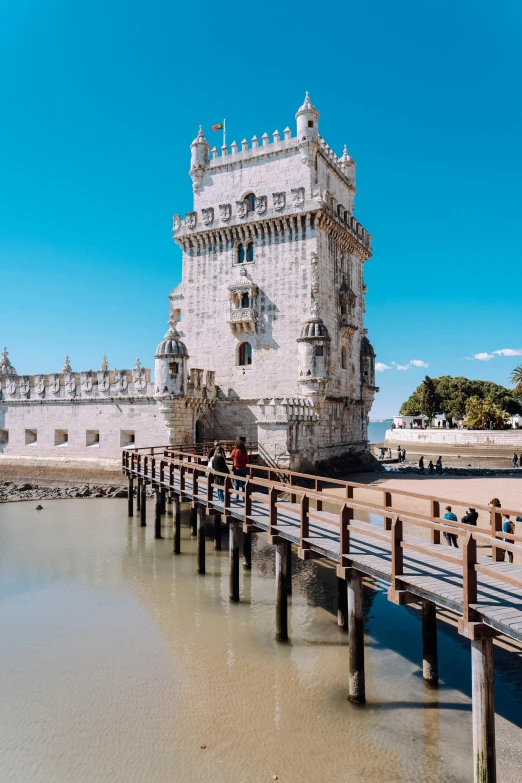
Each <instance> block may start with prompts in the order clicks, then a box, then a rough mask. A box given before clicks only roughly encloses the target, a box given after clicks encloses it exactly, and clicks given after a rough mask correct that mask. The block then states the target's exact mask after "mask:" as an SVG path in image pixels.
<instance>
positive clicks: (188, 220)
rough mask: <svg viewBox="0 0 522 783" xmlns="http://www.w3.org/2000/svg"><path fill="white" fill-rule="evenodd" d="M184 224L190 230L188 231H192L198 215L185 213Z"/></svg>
mask: <svg viewBox="0 0 522 783" xmlns="http://www.w3.org/2000/svg"><path fill="white" fill-rule="evenodd" d="M185 222H186V224H187V228H190V230H191V231H192V229H193V228H196V223H197V222H198V213H197V212H187V216H186V218H185Z"/></svg>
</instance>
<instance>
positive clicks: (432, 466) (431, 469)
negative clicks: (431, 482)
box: [428, 459, 434, 474]
mask: <svg viewBox="0 0 522 783" xmlns="http://www.w3.org/2000/svg"><path fill="white" fill-rule="evenodd" d="M433 468H434V465H433V462H432V461H431V459H430V461H429V463H428V470H429V472H430V473H431V474H433Z"/></svg>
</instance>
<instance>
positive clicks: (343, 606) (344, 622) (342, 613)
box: [337, 576, 348, 631]
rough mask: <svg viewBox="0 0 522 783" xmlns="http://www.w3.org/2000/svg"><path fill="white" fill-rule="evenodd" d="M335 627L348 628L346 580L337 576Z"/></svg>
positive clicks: (342, 629)
mask: <svg viewBox="0 0 522 783" xmlns="http://www.w3.org/2000/svg"><path fill="white" fill-rule="evenodd" d="M337 627H338V629H339V630H340V631H347V630H348V590H347V587H346V580H345V579H341V578H340V577H339V576H338V577H337Z"/></svg>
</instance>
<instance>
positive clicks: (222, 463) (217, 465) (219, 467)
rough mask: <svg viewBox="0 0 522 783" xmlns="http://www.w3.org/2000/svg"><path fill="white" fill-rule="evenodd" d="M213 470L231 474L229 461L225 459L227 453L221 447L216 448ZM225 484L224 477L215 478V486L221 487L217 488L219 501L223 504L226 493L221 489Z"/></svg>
mask: <svg viewBox="0 0 522 783" xmlns="http://www.w3.org/2000/svg"><path fill="white" fill-rule="evenodd" d="M212 470H215V471H216V473H230V471H229V469H228V465H227V461H226V459H225V452H224V450H223V446H221V445H219V446H216V448H215V451H214V456H213V457H212ZM224 483H225V477H224V476H214V484H219V485H220V486H219V487H218V488H217V496H218V500H220V501H221V502H222V503H223V502H224V500H225V493H224V491H223V490H222V489H221V487H222V486H223V484H224Z"/></svg>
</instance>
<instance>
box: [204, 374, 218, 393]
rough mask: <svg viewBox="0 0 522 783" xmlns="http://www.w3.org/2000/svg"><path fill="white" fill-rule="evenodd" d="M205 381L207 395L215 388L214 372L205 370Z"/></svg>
mask: <svg viewBox="0 0 522 783" xmlns="http://www.w3.org/2000/svg"><path fill="white" fill-rule="evenodd" d="M206 381H207V391H208V392H209V393H212V392H214V390H215V387H216V373H215V371H214V370H207V377H206Z"/></svg>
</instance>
